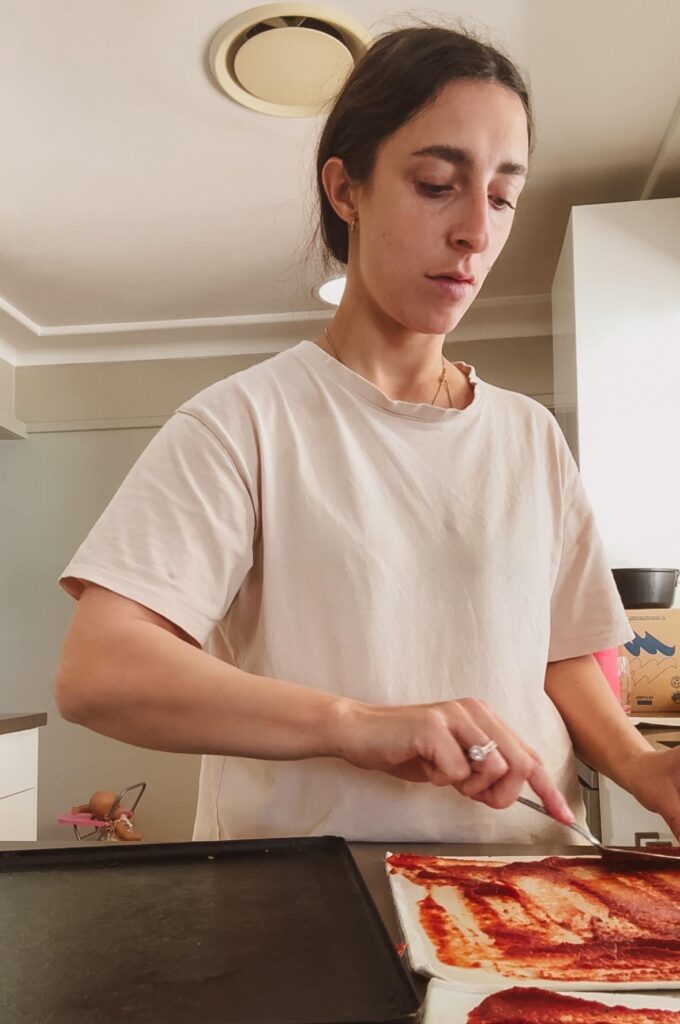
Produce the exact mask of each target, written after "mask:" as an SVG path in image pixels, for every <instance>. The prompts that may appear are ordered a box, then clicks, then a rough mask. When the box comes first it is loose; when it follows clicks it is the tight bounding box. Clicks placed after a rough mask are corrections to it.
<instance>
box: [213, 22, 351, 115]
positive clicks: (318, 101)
mask: <svg viewBox="0 0 680 1024" xmlns="http://www.w3.org/2000/svg"><path fill="white" fill-rule="evenodd" d="M370 42H371V36H370V34H369V33H368V32H367V31H366V29H365V28H363V26H362V25H360V24H359V23H358V22H356V21H354V19H353V18H349V17H348V16H347V15H346V14H344V13H338V12H337V11H333V10H331V8H329V7H324V6H323V4H306V3H279V4H266V5H264V6H263V7H254V8H253V9H252V10H250V11H246V12H245V13H244V14H239V15H238V16H237V17H236V18H232V19H231V21H228V22H227V23H226V24H225V25H223V26H222V28H221V29H219V31H218V32H217V33H216V34H215V36H214V37H213V40H212V42H211V43H210V51H209V55H208V59H209V63H210V68H211V70H212V73H213V75H214V76H215V79H216V80H217V83H218V84H219V86H220V88H221V89H223V90H224V92H225V93H226V94H227V95H228V96H230V97H231V98H232V99H234V100H236V101H237V102H238V103H241V104H242V105H243V106H245V107H250V108H251V109H252V110H258V111H260V112H261V113H263V114H274V115H275V116H278V117H313V116H314V115H315V114H318V113H319V112H320V111H321V110H322V109H323V108H324V107H325V106H326V105H327V104H328V103H329V102H330V101H331V100H332V99H333V97H334V96H335V95H336V94H337V93H338V92H339V90H340V88H341V86H342V83H343V82H344V81H345V79H346V78H347V75H348V74H349V72H350V71H351V70H352V68H353V67H354V64H355V62H356V61H357V60H358V59H359V58H360V57H361V56H362V55H363V54H364V52H365V51H366V49H367V47H368V45H369V43H370Z"/></svg>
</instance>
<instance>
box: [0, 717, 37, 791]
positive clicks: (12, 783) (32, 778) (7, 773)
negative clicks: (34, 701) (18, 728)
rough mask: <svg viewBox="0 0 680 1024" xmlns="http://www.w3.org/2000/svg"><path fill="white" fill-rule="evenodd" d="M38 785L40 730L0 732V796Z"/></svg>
mask: <svg viewBox="0 0 680 1024" xmlns="http://www.w3.org/2000/svg"><path fill="white" fill-rule="evenodd" d="M37 785H38V730H37V729H24V730H23V731H22V732H8V733H3V734H0V798H1V797H4V796H11V795H12V793H21V792H22V791H23V790H25V789H35V788H36V787H37Z"/></svg>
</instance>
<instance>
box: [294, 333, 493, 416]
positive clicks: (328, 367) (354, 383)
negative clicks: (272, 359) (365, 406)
mask: <svg viewBox="0 0 680 1024" xmlns="http://www.w3.org/2000/svg"><path fill="white" fill-rule="evenodd" d="M293 351H294V352H295V354H296V355H298V356H299V357H300V358H302V359H303V360H304V361H305V362H306V363H308V364H310V365H311V366H313V367H314V368H315V369H317V370H319V371H320V372H321V373H323V374H324V375H325V376H326V377H330V378H331V379H332V380H334V381H335V382H336V383H337V384H340V385H341V386H342V387H344V388H346V390H347V391H350V392H351V393H352V394H354V395H356V396H357V397H358V398H361V399H362V400H363V401H364V402H368V403H369V405H373V406H376V407H377V408H379V409H383V410H384V411H385V412H388V413H391V414H392V415H393V416H403V417H406V418H408V419H412V420H422V421H423V422H427V423H444V422H447V421H448V422H451V421H452V420H456V419H459V418H460V417H461V416H466V417H467V416H469V415H472V414H474V413H475V411H476V410H477V409H478V408H479V405H480V402H481V401H482V395H483V387H482V385H483V382H482V381H480V379H479V377H478V376H477V374H476V373H475V368H474V366H470V365H469V364H468V363H463V362H456V363H454V366H457V367H458V369H459V370H462V371H463V373H465V374H466V375H467V377H468V380H469V381H470V383H471V384H472V385H473V387H474V392H473V396H472V401H471V402H470V404H469V405H468V406H466V408H465V409H447V408H441V407H440V406H437V405H429V404H427V403H426V402H402V401H397V400H395V399H392V398H390V397H389V396H388V395H386V394H385V392H384V391H381V390H380V388H379V387H377V385H375V384H372V383H371V381H370V380H366V378H365V377H362V376H361V375H360V374H358V373H355V371H354V370H350V369H349V367H348V366H345V365H344V363H341V362H340V361H339V360H337V359H334V358H333V356H331V355H329V354H328V352H325V351H324V350H323V349H322V348H321V347H320V346H319V345H317V344H315V342H313V341H301V342H300V343H299V344H298V345H296V346H295V348H294V349H293Z"/></svg>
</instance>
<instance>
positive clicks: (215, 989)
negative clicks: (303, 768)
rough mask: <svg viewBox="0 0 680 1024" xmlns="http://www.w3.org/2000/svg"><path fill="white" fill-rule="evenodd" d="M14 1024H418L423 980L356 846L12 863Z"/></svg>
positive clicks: (185, 846) (2, 967)
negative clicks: (384, 912) (403, 956)
mask: <svg viewBox="0 0 680 1024" xmlns="http://www.w3.org/2000/svg"><path fill="white" fill-rule="evenodd" d="M0 936H1V937H0V1021H3V1022H5V1021H6V1022H7V1024H10V1022H11V1024H85V1022H87V1024H109V1022H111V1024H113V1022H114V1021H115V1022H116V1024H121V1022H134V1024H350V1022H351V1024H378V1022H381V1024H387V1022H389V1024H405V1022H407V1021H408V1022H411V1021H416V1020H418V1019H419V1012H420V1007H419V1000H418V998H417V996H416V993H415V990H414V989H413V987H412V984H411V980H410V978H409V975H408V973H407V971H406V969H405V968H404V966H403V965H402V963H401V960H400V959H399V956H398V955H397V952H396V950H395V949H394V946H393V944H392V942H391V941H390V938H389V935H388V933H387V930H386V928H385V926H384V924H383V922H382V920H381V918H380V916H379V914H378V911H377V909H376V907H375V904H374V903H373V900H372V899H371V897H370V894H369V892H368V890H367V888H366V885H365V884H364V881H363V879H362V877H361V875H360V874H359V871H358V869H357V867H356V864H355V863H354V860H353V858H352V855H351V853H350V851H349V848H348V846H347V844H346V843H345V841H344V840H343V839H340V838H337V837H334V836H323V837H318V838H317V837H314V838H304V839H273V840H257V841H255V840H253V841H240V840H239V841H234V842H198V843H167V844H160V845H151V844H141V845H138V844H134V845H132V844H130V845H125V846H119V845H117V844H116V845H114V844H109V843H107V844H106V845H104V844H99V843H97V844H96V845H94V844H92V845H90V844H83V845H82V846H79V847H75V848H71V847H67V848H60V849H49V850H40V849H38V850H36V849H28V850H9V851H3V852H0Z"/></svg>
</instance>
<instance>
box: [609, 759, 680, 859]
mask: <svg viewBox="0 0 680 1024" xmlns="http://www.w3.org/2000/svg"><path fill="white" fill-rule="evenodd" d="M600 820H601V823H602V842H603V843H609V844H611V845H613V846H637V845H639V837H641V835H642V833H644V832H649V833H652V834H653V833H656V834H657V835H658V839H657V838H656V837H654V840H653V841H658V842H666V843H674V842H675V839H674V837H673V833H672V832H671V830H670V829H669V827H668V825H667V824H666V822H665V821H664V820H663V818H662V817H660V815H658V814H654V813H652V811H648V810H646V809H645V808H644V807H642V805H641V804H639V803H638V802H637V800H636V799H635V797H633V796H631V795H630V793H627V792H626V790H625V789H621V787H620V786H617V785H616V783H614V782H612V781H611V779H607V778H605V776H604V775H600ZM641 841H642V842H643V843H644V842H647V840H644V839H643V840H641Z"/></svg>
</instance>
